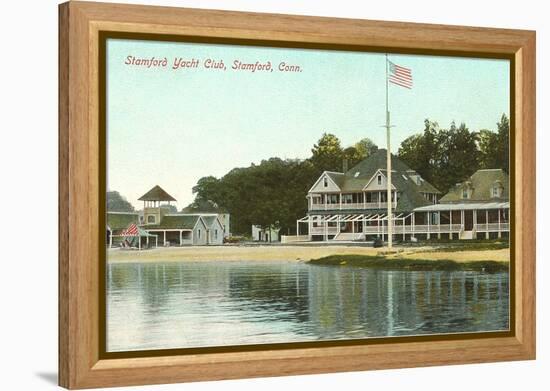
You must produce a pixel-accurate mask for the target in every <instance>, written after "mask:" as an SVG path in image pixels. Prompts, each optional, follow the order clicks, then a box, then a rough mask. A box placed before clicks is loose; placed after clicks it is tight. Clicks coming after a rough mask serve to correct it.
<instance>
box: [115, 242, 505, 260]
mask: <svg viewBox="0 0 550 391" xmlns="http://www.w3.org/2000/svg"><path fill="white" fill-rule="evenodd" d="M335 255H337V256H348V255H354V256H370V257H383V258H385V259H387V260H392V259H408V260H417V261H420V260H422V261H433V262H439V261H454V262H458V263H461V262H482V261H496V262H509V260H510V250H509V249H508V248H500V249H483V250H475V249H469V248H467V247H465V248H464V250H460V249H459V250H457V249H456V248H452V249H445V248H442V249H438V247H437V246H419V247H395V249H394V251H392V252H390V253H387V252H386V251H385V250H384V249H381V248H373V247H367V246H357V245H352V244H350V245H319V246H314V245H289V246H280V245H265V246H261V245H258V246H227V245H225V246H194V247H193V246H189V247H167V248H156V249H149V250H142V251H132V250H121V249H107V263H153V262H220V261H223V262H238V261H258V262H262V261H264V262H270V261H284V262H307V261H311V260H313V259H319V258H325V257H329V256H335Z"/></svg>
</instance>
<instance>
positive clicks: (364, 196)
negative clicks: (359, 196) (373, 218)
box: [363, 192, 367, 209]
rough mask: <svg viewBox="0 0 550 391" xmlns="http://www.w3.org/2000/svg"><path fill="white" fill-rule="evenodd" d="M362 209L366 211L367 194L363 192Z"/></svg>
mask: <svg viewBox="0 0 550 391" xmlns="http://www.w3.org/2000/svg"><path fill="white" fill-rule="evenodd" d="M363 209H367V193H365V192H363Z"/></svg>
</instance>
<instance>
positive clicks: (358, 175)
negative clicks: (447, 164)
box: [326, 149, 441, 211]
mask: <svg viewBox="0 0 550 391" xmlns="http://www.w3.org/2000/svg"><path fill="white" fill-rule="evenodd" d="M386 158H387V156H386V150H385V149H379V150H377V151H376V152H374V153H373V154H372V155H370V156H369V157H368V158H366V159H364V160H363V161H361V162H359V163H358V164H356V165H355V166H353V167H352V168H351V169H349V170H348V171H347V172H345V173H335V172H327V173H326V174H327V175H329V176H330V178H331V179H332V180H333V181H334V182H335V183H336V184H337V185H338V187H339V188H340V189H341V191H342V192H360V191H362V190H363V189H364V187H365V186H366V185H367V183H368V182H369V181H370V180H371V179H372V178H373V177H374V175H375V174H376V173H377V172H378V171H380V172H382V174H384V175H386V174H387V170H386ZM391 162H392V185H393V186H394V187H395V188H396V189H397V191H398V192H400V199H399V201H398V202H397V211H410V210H412V209H413V208H416V207H419V206H425V205H430V204H431V203H430V202H429V201H427V200H426V199H425V198H424V196H423V195H422V194H421V193H435V194H441V192H440V191H439V190H437V189H436V188H435V187H434V186H432V185H431V184H430V183H429V182H428V181H426V180H424V179H420V180H419V181H416V180H415V178H414V177H416V176H417V177H418V178H420V176H419V175H418V174H417V173H416V172H415V171H414V170H412V169H411V168H410V167H409V166H407V165H406V164H405V163H404V162H403V161H401V160H400V159H399V158H398V157H396V156H395V155H393V154H392V155H391Z"/></svg>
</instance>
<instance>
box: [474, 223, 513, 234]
mask: <svg viewBox="0 0 550 391" xmlns="http://www.w3.org/2000/svg"><path fill="white" fill-rule="evenodd" d="M475 230H476V231H477V232H498V231H510V224H509V223H500V224H499V223H489V224H476V225H475Z"/></svg>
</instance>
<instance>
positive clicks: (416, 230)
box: [288, 149, 510, 241]
mask: <svg viewBox="0 0 550 391" xmlns="http://www.w3.org/2000/svg"><path fill="white" fill-rule="evenodd" d="M391 159H392V193H391V199H390V200H389V199H388V197H387V182H386V181H387V170H386V169H385V166H386V150H385V149H379V150H378V151H377V152H375V153H374V154H372V155H371V156H369V157H368V158H366V159H365V160H363V161H362V162H360V163H359V164H357V165H356V166H354V167H352V168H351V169H350V170H347V171H346V172H329V171H325V172H323V173H322V174H321V176H320V177H319V179H318V180H317V181H316V182H315V184H314V185H313V186H312V187H311V189H310V190H309V192H308V194H307V197H306V198H307V200H308V212H307V215H306V216H305V217H303V218H301V219H299V220H297V222H296V231H297V236H296V237H294V238H292V239H291V238H288V239H290V240H288V241H301V240H309V241H359V240H369V239H374V238H377V237H378V238H381V239H384V238H385V236H386V235H387V230H388V215H387V207H388V202H390V203H391V207H392V210H393V213H392V217H391V221H392V225H393V233H394V235H395V238H396V239H402V240H404V241H406V240H410V239H411V238H421V239H430V238H448V239H476V238H480V239H481V238H487V239H488V238H496V237H502V236H506V235H508V232H509V209H510V205H509V181H508V175H507V174H506V173H505V172H504V171H502V170H500V169H494V170H478V171H477V172H475V173H474V174H473V175H472V176H471V177H470V178H469V179H468V180H466V181H465V182H462V183H458V184H456V185H455V186H454V187H453V188H452V189H451V190H450V191H449V192H448V193H447V194H445V195H443V196H442V194H441V192H440V191H439V190H437V189H436V188H435V187H434V186H433V185H431V184H430V183H428V182H427V181H426V180H425V179H423V178H422V177H421V176H420V175H419V174H418V173H417V172H416V171H415V170H412V169H411V168H409V167H408V166H407V165H406V164H405V163H403V162H402V161H401V160H399V159H398V158H397V157H395V156H393V155H392V157H391ZM304 225H305V226H306V227H303V226H304ZM301 231H303V232H307V235H305V234H302V235H300V233H301Z"/></svg>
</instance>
